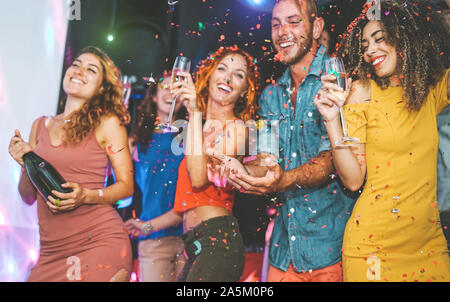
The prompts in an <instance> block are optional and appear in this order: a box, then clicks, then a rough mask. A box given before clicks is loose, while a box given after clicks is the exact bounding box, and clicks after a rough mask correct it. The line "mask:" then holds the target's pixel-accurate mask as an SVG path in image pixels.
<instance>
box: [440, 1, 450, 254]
mask: <svg viewBox="0 0 450 302" xmlns="http://www.w3.org/2000/svg"><path fill="white" fill-rule="evenodd" d="M449 2H450V1H447V6H448V5H449ZM442 17H443V18H444V20H445V24H446V26H447V30H448V31H450V8H448V7H447V9H445V10H443V13H442ZM437 126H438V133H439V152H438V166H437V201H438V206H439V211H440V218H441V225H442V228H443V231H444V235H445V238H446V240H447V249H449V250H450V107H447V108H446V109H444V110H443V111H442V112H441V113H440V114H439V115H438V117H437Z"/></svg>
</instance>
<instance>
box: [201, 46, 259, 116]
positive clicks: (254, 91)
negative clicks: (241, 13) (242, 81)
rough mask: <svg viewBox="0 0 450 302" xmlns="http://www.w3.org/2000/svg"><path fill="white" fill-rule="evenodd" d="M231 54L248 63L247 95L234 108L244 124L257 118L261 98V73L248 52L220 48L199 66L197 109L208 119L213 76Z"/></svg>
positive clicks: (235, 47) (233, 48)
mask: <svg viewBox="0 0 450 302" xmlns="http://www.w3.org/2000/svg"><path fill="white" fill-rule="evenodd" d="M229 54H239V55H241V56H243V57H244V58H245V60H246V62H247V83H248V89H247V93H246V95H245V96H244V97H243V98H240V99H239V100H238V101H237V102H236V104H235V106H234V114H235V115H236V117H238V118H240V119H241V120H243V121H244V122H246V121H248V120H251V119H253V118H255V115H256V112H257V110H258V103H257V100H258V96H259V90H260V87H259V77H260V75H259V72H258V68H257V66H256V64H255V63H254V59H253V57H252V56H250V55H249V54H248V53H247V52H245V51H243V50H242V49H240V48H238V47H237V46H233V47H223V46H222V47H220V48H219V49H218V50H217V51H216V52H215V53H213V54H212V55H209V56H208V57H207V58H206V59H205V60H203V61H201V62H200V63H199V64H198V67H197V68H198V71H197V73H196V77H195V78H196V81H195V89H196V92H197V107H198V108H199V109H200V111H201V112H202V114H203V117H204V118H206V107H207V106H206V104H207V102H208V85H209V78H210V77H211V74H212V73H213V72H214V70H216V68H217V65H219V63H220V61H222V59H223V58H224V57H226V56H227V55H229Z"/></svg>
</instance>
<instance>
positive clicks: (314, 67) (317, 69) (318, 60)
mask: <svg viewBox="0 0 450 302" xmlns="http://www.w3.org/2000/svg"><path fill="white" fill-rule="evenodd" d="M326 53H327V49H326V48H325V46H323V45H320V47H319V49H318V50H317V52H316V54H315V58H314V60H313V61H312V62H311V65H310V66H309V70H308V73H307V74H306V76H305V79H306V78H307V77H309V76H316V77H321V76H322V73H323V70H322V66H323V61H324V60H326V59H327V58H328V56H327V55H326ZM277 82H278V84H280V85H283V86H285V87H286V88H290V87H291V70H290V69H289V68H286V71H285V72H284V74H283V75H282V76H281V77H280V78H279V79H278V81H277Z"/></svg>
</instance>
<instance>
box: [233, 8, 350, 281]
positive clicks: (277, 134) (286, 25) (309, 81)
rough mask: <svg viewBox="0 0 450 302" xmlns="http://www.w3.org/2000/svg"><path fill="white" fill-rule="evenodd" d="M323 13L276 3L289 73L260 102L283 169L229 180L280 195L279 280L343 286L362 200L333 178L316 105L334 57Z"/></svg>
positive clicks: (275, 264) (251, 167)
mask: <svg viewBox="0 0 450 302" xmlns="http://www.w3.org/2000/svg"><path fill="white" fill-rule="evenodd" d="M316 16H317V7H316V4H315V2H314V1H305V0H304V1H298V0H282V1H278V2H277V4H275V6H274V9H273V11H272V41H273V44H274V46H275V48H276V50H277V51H278V56H281V60H282V62H283V63H284V64H286V65H288V67H289V68H288V69H287V70H286V72H285V73H284V75H283V76H282V77H281V78H280V79H279V80H278V81H277V82H276V84H274V85H269V86H268V87H266V89H265V90H264V91H263V93H262V95H261V97H260V102H259V105H260V107H261V109H260V112H259V115H260V117H261V118H262V119H263V120H264V121H265V123H264V124H265V125H266V126H264V129H262V130H261V131H260V137H259V139H260V140H263V142H262V143H261V144H259V146H260V148H259V150H258V152H259V154H258V157H259V158H260V159H261V158H264V160H267V159H268V157H266V156H264V154H263V153H271V154H274V155H278V156H276V157H275V158H277V160H278V164H268V163H269V162H268V161H265V163H266V164H268V166H267V167H262V166H261V162H262V161H259V162H258V161H254V162H253V164H252V163H249V164H246V169H247V171H248V172H249V175H245V174H243V173H238V174H234V175H233V173H232V174H231V176H230V183H232V184H233V185H234V186H235V187H236V188H237V189H240V190H241V192H243V191H245V192H247V193H251V194H266V193H272V192H277V193H279V194H278V197H277V203H279V204H280V205H281V206H280V207H279V208H278V214H277V216H276V218H275V221H274V229H273V232H272V237H271V242H270V252H269V255H270V256H269V259H270V269H269V275H268V281H272V282H277V281H342V268H341V248H342V239H343V234H344V229H345V225H346V222H347V219H348V218H349V216H350V214H351V211H352V207H353V205H354V201H355V199H352V198H350V197H348V196H346V195H345V194H344V193H343V189H342V187H341V186H340V184H339V183H338V178H337V177H336V176H335V175H334V174H333V173H334V167H333V163H332V156H331V152H330V149H331V147H330V143H329V140H328V136H327V132H326V130H325V127H324V124H323V120H322V118H321V115H320V114H319V112H318V111H317V109H316V107H315V106H314V103H313V98H314V96H315V95H316V94H317V92H318V90H319V89H320V88H321V81H320V77H321V74H322V71H323V70H324V63H325V61H326V60H327V59H328V56H327V55H326V48H325V47H323V46H320V45H319V43H318V42H317V39H319V37H320V35H321V33H322V30H323V27H324V22H323V19H321V18H317V17H316ZM270 126H271V127H272V129H270ZM274 127H275V128H276V129H274ZM261 133H262V135H261ZM277 144H279V149H277V150H274V146H276V145H277ZM261 146H262V147H261Z"/></svg>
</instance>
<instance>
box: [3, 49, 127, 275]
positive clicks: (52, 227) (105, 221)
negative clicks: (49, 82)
mask: <svg viewBox="0 0 450 302" xmlns="http://www.w3.org/2000/svg"><path fill="white" fill-rule="evenodd" d="M63 88H64V92H65V93H66V95H67V99H66V103H65V108H64V112H62V113H61V114H58V115H56V116H49V117H45V116H43V117H41V118H38V119H37V120H36V121H35V122H34V123H33V126H32V128H31V132H30V138H29V141H28V142H25V141H24V140H23V139H22V137H21V135H20V133H19V131H17V130H16V133H15V134H16V135H15V137H13V138H12V140H11V144H10V147H9V153H10V154H11V156H12V157H13V158H14V159H15V160H16V161H17V162H18V163H19V164H20V165H21V166H22V175H21V177H20V182H19V193H20V196H21V197H22V199H23V200H24V202H26V203H28V204H30V205H31V204H33V203H34V202H36V201H37V211H38V219H39V235H40V252H39V260H38V262H37V263H36V265H35V266H34V267H33V269H32V271H31V274H30V276H29V277H28V281H30V282H52V281H54V282H65V281H66V282H67V281H86V282H95V281H98V282H106V281H122V282H125V281H129V279H130V273H131V261H132V259H131V258H132V255H131V246H130V240H129V238H128V235H127V233H126V232H125V231H124V227H123V220H122V219H121V217H120V216H119V214H118V213H117V212H116V210H115V209H114V208H113V205H114V204H116V203H117V201H118V200H120V199H123V198H125V197H128V196H131V195H133V166H132V162H131V156H130V152H129V149H128V136H127V132H126V128H125V125H126V124H128V122H129V121H130V116H129V114H128V111H127V109H126V107H125V106H124V105H123V103H122V100H123V97H122V83H121V82H120V73H119V70H118V69H117V67H116V66H115V65H114V62H113V61H112V60H111V59H110V58H109V57H108V55H107V54H106V53H105V52H104V51H103V50H101V49H99V48H97V47H92V46H89V47H86V48H84V49H83V50H82V51H81V53H80V55H78V56H77V57H76V59H75V60H74V61H73V63H72V65H71V66H70V67H69V68H68V69H67V71H66V72H65V75H64V79H63ZM32 150H33V151H34V152H35V153H36V154H37V155H39V156H41V157H42V158H44V159H46V160H47V161H48V162H49V163H50V164H51V165H52V166H54V167H55V168H56V170H58V172H59V173H60V174H61V175H62V177H63V178H64V179H65V180H66V181H68V182H67V183H66V184H63V185H62V186H63V187H65V188H71V189H72V192H71V193H61V192H56V191H53V192H52V193H53V194H54V195H55V196H56V197H57V198H58V199H54V198H53V197H51V196H50V197H49V201H46V200H45V199H44V198H43V197H42V196H41V195H40V194H39V193H37V191H36V189H35V188H34V186H33V185H32V183H31V181H30V179H29V178H28V175H27V174H26V173H25V170H24V168H23V166H24V163H23V159H22V156H23V155H24V154H25V153H27V152H28V151H32ZM110 164H111V165H112V168H113V170H114V173H115V177H116V182H115V183H114V184H112V185H110V186H108V187H106V188H105V177H106V175H107V171H108V168H109V165H110Z"/></svg>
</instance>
